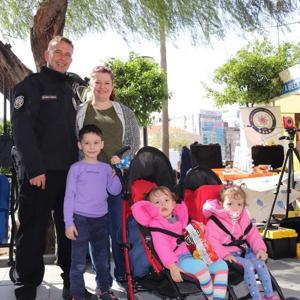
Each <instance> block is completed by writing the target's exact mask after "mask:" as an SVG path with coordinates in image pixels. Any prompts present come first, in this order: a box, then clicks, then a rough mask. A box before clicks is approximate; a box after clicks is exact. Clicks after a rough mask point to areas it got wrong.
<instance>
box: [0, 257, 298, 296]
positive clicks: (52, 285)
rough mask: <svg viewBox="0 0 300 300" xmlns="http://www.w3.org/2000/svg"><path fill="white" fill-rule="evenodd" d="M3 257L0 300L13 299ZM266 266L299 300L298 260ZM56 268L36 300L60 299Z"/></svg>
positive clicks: (49, 270) (90, 279)
mask: <svg viewBox="0 0 300 300" xmlns="http://www.w3.org/2000/svg"><path fill="white" fill-rule="evenodd" d="M6 265H7V260H6V258H2V259H0V299H1V300H13V299H15V298H14V293H13V291H14V286H13V284H12V282H11V281H10V279H9V268H8V267H7V266H6ZM269 267H270V269H271V270H272V273H273V274H274V276H275V277H276V279H277V281H278V283H279V285H280V286H281V287H282V289H283V292H284V295H285V297H299V299H300V260H297V259H282V260H269ZM59 274H60V269H59V268H58V267H57V266H55V265H54V264H48V265H47V266H46V272H45V278H44V281H43V283H42V285H41V286H40V287H39V288H38V295H37V300H61V299H62V298H61V291H62V280H61V278H60V276H59ZM85 280H86V286H87V288H88V289H89V290H90V291H91V292H93V291H94V290H95V281H94V275H93V274H92V272H91V271H90V270H88V271H87V272H86V275H85ZM113 289H114V291H115V293H116V294H117V295H118V297H119V299H120V300H125V299H127V296H126V293H125V292H124V289H123V288H122V287H120V286H119V285H118V284H117V283H114V285H113ZM238 290H239V291H238V293H239V295H241V296H242V295H243V294H244V288H243V286H239V287H238ZM136 299H138V300H157V299H160V298H159V297H157V296H156V295H153V294H150V293H140V294H138V295H137V296H136ZM188 299H189V300H192V299H203V298H201V297H199V295H198V296H197V297H196V296H193V297H188Z"/></svg>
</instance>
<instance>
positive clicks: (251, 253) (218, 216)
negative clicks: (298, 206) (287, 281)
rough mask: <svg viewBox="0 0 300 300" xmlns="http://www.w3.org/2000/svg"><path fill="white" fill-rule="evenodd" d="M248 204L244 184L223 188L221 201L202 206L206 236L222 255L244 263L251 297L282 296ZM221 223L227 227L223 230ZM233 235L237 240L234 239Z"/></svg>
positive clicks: (255, 298) (257, 298) (212, 201)
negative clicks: (274, 285)
mask: <svg viewBox="0 0 300 300" xmlns="http://www.w3.org/2000/svg"><path fill="white" fill-rule="evenodd" d="M245 206H246V194H245V192H244V191H243V189H242V188H241V187H239V186H234V185H232V186H229V187H224V189H223V190H222V191H221V193H220V201H219V200H208V201H207V202H206V203H205V204H204V206H203V214H204V216H205V217H206V218H207V219H209V221H208V222H207V224H206V228H205V233H206V236H207V238H208V240H209V241H210V243H211V245H212V247H213V248H214V250H215V251H216V252H217V254H218V255H219V257H220V258H223V259H225V260H227V261H229V262H236V263H238V264H241V265H242V266H243V268H244V281H245V284H246V286H247V288H248V290H249V292H250V295H251V297H252V299H254V300H260V299H266V300H275V299H279V298H278V297H277V296H275V295H274V292H273V289H272V283H271V278H270V274H269V271H268V268H267V266H266V264H265V260H266V259H267V258H268V254H267V252H266V251H267V248H266V245H265V243H264V241H263V239H262V237H261V236H260V234H259V232H258V230H257V228H256V227H255V226H254V225H253V226H252V224H251V221H250V218H249V215H248V213H247V210H246V209H245ZM218 223H221V224H218ZM222 224H223V226H224V227H225V228H223V229H222V228H221V227H222ZM232 237H234V239H236V240H238V242H234V241H233V240H234V239H232ZM255 270H256V272H257V274H258V276H259V278H260V280H261V283H262V286H263V288H264V293H265V297H263V298H261V296H260V293H259V289H258V287H257V284H256V280H255Z"/></svg>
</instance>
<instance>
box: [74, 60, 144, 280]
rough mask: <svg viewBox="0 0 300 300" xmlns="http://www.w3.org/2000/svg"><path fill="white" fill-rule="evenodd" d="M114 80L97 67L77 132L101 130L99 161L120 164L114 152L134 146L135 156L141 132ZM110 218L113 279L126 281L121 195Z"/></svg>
mask: <svg viewBox="0 0 300 300" xmlns="http://www.w3.org/2000/svg"><path fill="white" fill-rule="evenodd" d="M113 79H114V77H113V74H112V71H111V69H109V68H107V67H103V66H98V67H96V68H94V69H93V70H92V72H91V79H90V82H89V86H90V89H91V95H89V96H88V99H87V101H86V102H84V103H83V104H82V105H81V106H79V109H78V112H77V127H78V128H77V129H78V130H80V129H81V128H82V127H83V126H84V125H87V124H94V125H97V126H98V127H99V128H101V130H102V132H103V140H105V143H104V148H103V150H102V151H101V154H100V157H99V160H100V161H103V162H107V163H110V164H112V165H114V164H116V163H119V162H120V157H118V156H116V155H114V153H115V152H116V151H117V150H119V149H120V148H122V147H123V146H127V145H128V146H130V147H131V149H130V150H129V151H128V152H126V153H125V155H134V154H135V153H136V152H137V150H138V149H139V147H140V133H139V128H138V125H137V121H136V118H135V115H134V113H133V111H132V110H131V109H129V108H128V107H127V106H125V105H123V104H121V103H119V102H117V101H115V93H114V86H113ZM108 216H109V228H110V236H111V239H112V252H113V258H114V261H115V270H114V276H115V278H116V280H117V281H118V282H124V281H125V262H124V255H123V251H122V249H121V247H120V244H119V243H118V241H117V234H118V232H120V229H121V219H122V199H121V195H119V196H109V198H108Z"/></svg>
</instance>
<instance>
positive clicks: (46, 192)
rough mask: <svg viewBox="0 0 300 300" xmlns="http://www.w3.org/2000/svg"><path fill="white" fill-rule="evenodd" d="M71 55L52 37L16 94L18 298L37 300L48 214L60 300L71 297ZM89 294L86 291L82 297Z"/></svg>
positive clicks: (66, 43) (70, 48) (74, 150)
mask: <svg viewBox="0 0 300 300" xmlns="http://www.w3.org/2000/svg"><path fill="white" fill-rule="evenodd" d="M72 54H73V44H72V42H71V41H70V40H68V39H67V38H65V37H61V36H57V37H55V38H54V39H53V40H51V41H50V42H49V45H48V49H47V50H46V51H45V59H46V61H47V66H45V67H42V69H41V71H40V72H39V73H36V74H33V75H30V76H29V77H27V78H25V80H24V81H22V82H21V83H19V84H18V85H17V86H16V87H15V90H14V110H13V118H12V121H13V134H14V140H15V144H16V146H17V148H18V150H19V152H20V153H21V156H22V162H23V164H24V167H25V178H24V180H23V183H22V185H21V190H20V206H19V221H20V227H19V230H18V233H17V243H16V271H17V274H18V278H17V282H16V289H15V295H16V298H17V299H18V300H21V299H22V300H33V299H36V288H37V287H38V286H39V285H40V284H41V282H42V280H43V276H44V262H43V253H44V248H45V241H46V237H47V228H48V225H49V220H50V217H51V216H52V217H53V218H54V222H55V228H56V236H57V263H58V265H59V266H60V267H61V269H62V270H63V273H62V278H63V282H64V289H63V298H64V299H72V297H71V295H70V294H69V285H70V282H69V269H70V258H71V253H70V252H71V247H70V241H69V240H68V239H67V238H66V237H65V225H64V221H63V200H64V194H65V184H66V177H67V172H68V169H69V166H70V165H71V164H72V163H74V162H75V161H76V160H77V158H78V155H77V145H76V143H77V142H76V134H75V117H76V101H75V99H74V98H73V91H72V88H71V86H70V83H69V82H68V77H67V76H66V71H67V70H68V68H69V66H70V64H71V62H72ZM86 292H87V291H86ZM92 296H93V295H92V294H90V293H88V292H87V295H86V298H85V299H92ZM96 299H97V298H96Z"/></svg>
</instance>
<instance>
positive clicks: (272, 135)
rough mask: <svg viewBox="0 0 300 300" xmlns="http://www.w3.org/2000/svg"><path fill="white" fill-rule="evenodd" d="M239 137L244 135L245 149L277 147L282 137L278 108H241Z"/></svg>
mask: <svg viewBox="0 0 300 300" xmlns="http://www.w3.org/2000/svg"><path fill="white" fill-rule="evenodd" d="M240 111H241V121H242V125H241V135H243V133H244V135H245V138H246V143H247V147H248V148H251V147H252V146H255V145H279V144H282V141H281V140H279V138H280V137H281V136H282V135H283V128H282V121H281V114H280V107H279V106H263V107H251V108H249V107H242V108H240Z"/></svg>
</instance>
